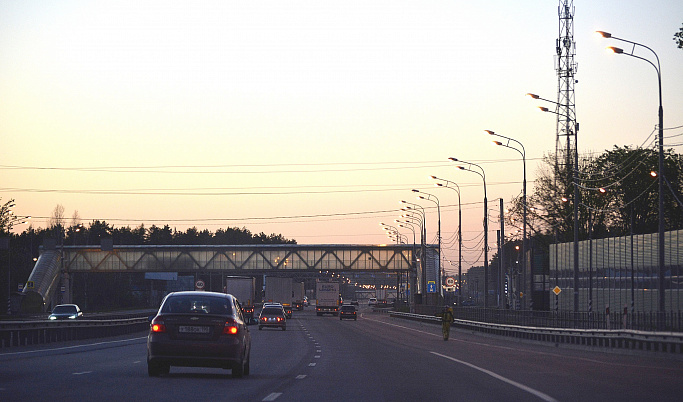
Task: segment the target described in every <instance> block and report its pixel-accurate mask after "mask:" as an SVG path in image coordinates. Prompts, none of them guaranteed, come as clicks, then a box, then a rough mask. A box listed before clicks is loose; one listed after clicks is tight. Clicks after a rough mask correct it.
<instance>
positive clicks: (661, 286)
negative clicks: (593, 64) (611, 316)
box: [595, 31, 666, 314]
mask: <svg viewBox="0 0 683 402" xmlns="http://www.w3.org/2000/svg"><path fill="white" fill-rule="evenodd" d="M595 32H596V33H597V34H598V35H600V36H602V37H603V38H607V39H610V38H611V39H614V40H618V41H621V42H625V43H629V44H631V45H633V47H632V48H631V52H630V53H624V50H623V49H621V48H618V47H614V46H610V47H608V49H609V50H611V51H612V52H614V53H615V54H624V55H627V56H631V57H634V58H636V59H640V60H644V61H646V62H648V63H650V65H651V66H652V67H654V69H655V71H656V72H657V85H658V88H659V111H658V115H659V133H658V134H659V172H658V174H659V179H658V182H659V183H658V190H659V224H658V239H657V240H658V241H659V249H658V251H659V256H658V257H659V258H658V260H659V312H660V314H664V312H665V310H666V304H665V302H664V300H665V293H664V291H665V281H664V276H665V274H666V267H665V265H664V180H663V179H664V178H665V177H666V176H665V174H664V109H663V108H662V69H661V66H660V64H659V56H657V53H655V51H654V50H652V49H650V48H649V47H647V46H645V45H643V44H640V43H637V42H632V41H630V40H626V39H621V38H617V37H615V36H612V34H610V33H609V32H604V31H595ZM636 46H640V47H643V48H645V49H647V50H649V51H650V52H652V54H653V55H654V56H655V59H656V60H657V65H655V64H654V63H653V62H652V61H650V60H648V59H646V58H644V57H640V56H636V55H635V54H634V52H635V50H636Z"/></svg>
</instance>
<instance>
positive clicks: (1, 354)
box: [0, 336, 147, 356]
mask: <svg viewBox="0 0 683 402" xmlns="http://www.w3.org/2000/svg"><path fill="white" fill-rule="evenodd" d="M141 339H147V337H146V336H143V337H140V338H130V339H121V340H118V341H106V342H96V343H87V344H84V345H74V346H63V347H60V348H50V349H38V350H27V351H24V352H9V353H0V356H13V355H25V354H29V353H41V352H53V351H56V350H69V349H79V348H85V347H88V346H100V345H109V344H112V343H123V342H130V341H138V340H141Z"/></svg>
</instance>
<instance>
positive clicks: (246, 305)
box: [225, 276, 256, 318]
mask: <svg viewBox="0 0 683 402" xmlns="http://www.w3.org/2000/svg"><path fill="white" fill-rule="evenodd" d="M225 293H228V294H231V295H233V296H235V297H236V298H237V301H239V302H240V305H242V311H243V312H244V315H245V318H254V297H255V295H256V279H255V278H253V277H250V276H228V277H226V278H225Z"/></svg>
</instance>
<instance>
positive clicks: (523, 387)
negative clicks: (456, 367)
mask: <svg viewBox="0 0 683 402" xmlns="http://www.w3.org/2000/svg"><path fill="white" fill-rule="evenodd" d="M429 353H431V354H433V355H436V356H439V357H443V358H445V359H448V360H451V361H454V362H456V363H460V364H463V365H465V366H467V367H470V368H473V369H475V370H479V371H481V372H482V373H484V374H488V375H490V376H491V377H493V378H495V379H498V380H500V381H503V382H506V383H508V384H510V385H512V386H514V387H517V388H519V389H521V390H522V391H526V392H528V393H530V394H532V395H535V396H537V397H539V398H541V399H543V400H544V401H548V402H557V400H556V399H555V398H553V397H552V396H550V395H546V394H544V393H543V392H541V391H538V390H535V389H533V388H531V387H527V386H526V385H524V384H520V383H518V382H517V381H513V380H511V379H509V378H505V377H503V376H502V375H499V374H496V373H494V372H493V371H489V370H486V369H483V368H481V367H478V366H475V365H474V364H472V363H468V362H466V361H462V360H458V359H456V358H453V357H450V356H446V355H442V354H441V353H437V352H429Z"/></svg>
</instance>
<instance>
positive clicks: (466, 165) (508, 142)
mask: <svg viewBox="0 0 683 402" xmlns="http://www.w3.org/2000/svg"><path fill="white" fill-rule="evenodd" d="M597 33H598V34H599V35H600V36H602V37H603V38H611V39H615V40H618V41H622V42H626V43H629V44H631V45H633V48H632V49H631V51H630V53H628V52H626V53H625V52H624V50H623V49H621V48H617V47H613V46H610V47H608V49H609V50H611V51H612V52H614V53H615V54H625V55H628V56H631V57H635V58H637V59H641V60H644V61H646V62H648V63H649V64H650V65H652V66H653V67H654V68H655V70H656V72H657V79H658V87H659V113H658V115H659V172H658V175H659V177H660V179H659V224H658V232H659V233H658V234H659V236H658V242H659V245H658V261H659V311H660V312H664V311H665V303H664V300H665V298H664V296H665V292H664V290H665V282H664V277H665V266H664V244H665V243H664V201H663V184H664V180H662V178H664V148H663V143H664V134H663V114H664V113H663V108H662V85H661V68H660V64H659V57H658V56H657V54H656V53H655V52H654V51H653V50H652V49H651V48H649V47H647V46H645V45H642V44H639V43H636V42H632V41H629V40H625V39H621V38H617V37H614V36H612V35H611V34H609V33H607V32H603V31H597ZM636 46H640V47H643V48H645V49H647V50H649V51H650V52H652V53H653V54H654V56H655V58H656V61H657V64H656V65H655V64H654V63H653V62H652V61H650V60H648V59H646V58H643V57H640V56H637V55H635V54H634V51H635V48H636ZM527 95H529V96H530V97H531V98H533V99H537V100H542V101H546V102H550V103H553V104H555V105H558V103H557V102H554V101H551V100H548V99H544V98H541V97H540V96H538V95H536V94H527ZM539 109H540V110H541V111H543V112H551V113H555V114H558V115H560V114H559V113H558V112H556V111H555V112H554V111H551V110H550V109H548V108H546V107H539ZM561 117H563V118H566V119H568V121H570V122H571V123H573V125H574V127H573V129H574V132H573V136H574V146H575V148H576V152H575V153H574V155H573V157H574V160H573V164H574V168H573V169H572V170H573V176H572V179H573V193H574V200H573V201H574V208H573V209H574V211H573V212H574V222H573V223H574V250H573V253H574V259H573V260H574V261H573V262H574V267H573V268H574V311H575V312H578V309H579V267H578V262H579V258H578V204H579V178H578V169H579V165H578V146H577V145H578V130H579V124H578V122H577V121H576V118H575V116H564V115H562V116H561ZM485 132H486V133H488V134H489V135H491V136H495V137H498V138H501V139H503V140H505V141H498V140H494V141H493V144H495V145H497V146H503V147H505V148H510V149H513V150H515V151H517V152H518V153H519V154H520V155H521V157H522V162H523V181H522V209H523V212H522V214H523V218H522V220H523V223H522V264H523V272H524V274H523V283H524V284H523V286H522V290H523V291H525V290H526V289H525V287H526V265H527V263H526V259H527V225H528V219H527V178H526V150H525V148H524V145H523V144H522V143H521V142H520V141H517V140H516V139H513V138H510V137H506V136H504V135H501V134H498V133H496V132H494V131H491V130H485ZM567 134H568V135H570V134H571V133H567ZM449 159H450V160H451V161H453V162H458V163H461V164H462V165H458V166H457V167H458V169H460V170H466V171H470V172H473V173H476V174H478V175H479V176H480V177H481V178H482V181H483V185H484V221H483V226H484V306H485V307H488V202H487V193H486V172H485V171H484V169H483V168H482V167H481V166H480V165H478V164H476V163H472V162H466V161H463V160H459V159H456V158H453V157H451V158H449ZM475 168H476V169H475ZM431 178H432V179H434V180H437V183H436V186H438V187H446V188H451V189H453V190H454V191H456V192H457V194H458V261H459V262H458V286H459V289H462V212H461V207H460V187H459V186H458V185H457V184H456V183H454V182H452V181H448V180H445V179H440V178H438V177H436V176H431ZM444 183H445V184H444ZM450 184H452V185H454V186H455V187H451V186H449V185H450ZM413 192H416V193H418V194H422V195H419V196H418V198H419V199H422V200H427V201H431V202H434V203H435V204H436V207H437V213H438V234H437V236H438V242H439V267H440V270H441V272H440V273H439V277H440V278H439V280H440V281H442V278H443V268H442V264H441V261H440V260H441V211H440V203H439V199H438V198H437V197H436V196H435V195H433V194H429V193H425V192H422V191H419V190H413ZM401 202H402V203H403V204H407V205H411V206H406V207H405V208H403V210H404V211H406V212H407V214H405V215H402V217H403V218H405V219H406V220H404V221H399V220H397V221H396V222H398V223H399V227H404V228H408V229H410V230H411V231H412V232H413V244H415V230H414V226H415V225H418V224H419V225H418V226H419V228H420V232H421V245H422V247H423V256H424V246H425V237H426V227H425V226H426V225H425V221H426V215H425V212H424V208H422V207H421V206H419V205H417V204H412V203H408V202H406V201H401ZM414 207H418V208H420V209H421V211H419V210H418V209H416V208H414ZM415 213H420V216H419V217H416V216H415V215H414V214H415ZM410 219H412V220H410ZM406 225H407V226H406ZM394 229H395V232H396V235H397V239H400V233H399V231H398V229H397V228H394ZM422 260H424V258H423V259H422ZM422 276H423V282H425V281H426V279H425V272H424V261H423V262H422ZM423 286H425V284H423ZM439 288H442V286H441V283H440V284H439ZM461 297H462V296H461V293H459V301H461Z"/></svg>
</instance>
